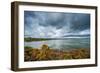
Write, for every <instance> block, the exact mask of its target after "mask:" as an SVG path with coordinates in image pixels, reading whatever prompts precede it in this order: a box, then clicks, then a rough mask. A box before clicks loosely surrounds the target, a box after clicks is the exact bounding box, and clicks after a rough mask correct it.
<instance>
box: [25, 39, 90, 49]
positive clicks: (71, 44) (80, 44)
mask: <svg viewBox="0 0 100 73" xmlns="http://www.w3.org/2000/svg"><path fill="white" fill-rule="evenodd" d="M43 44H47V45H48V46H49V47H50V48H53V49H60V50H62V49H63V50H64V49H66V50H67V49H68V50H69V49H79V48H85V49H89V48H90V38H65V39H63V40H61V39H60V40H45V41H33V42H25V43H24V46H30V47H33V48H40V47H41V46H42V45H43Z"/></svg>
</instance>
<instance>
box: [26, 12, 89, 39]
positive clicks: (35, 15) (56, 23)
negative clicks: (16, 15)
mask: <svg viewBox="0 0 100 73" xmlns="http://www.w3.org/2000/svg"><path fill="white" fill-rule="evenodd" d="M24 23H25V34H26V35H27V34H30V35H32V36H33V37H37V36H41V37H42V36H44V37H52V35H54V34H56V36H63V35H66V34H73V33H75V34H80V32H81V33H82V34H84V33H85V32H86V33H88V34H89V31H90V30H89V29H90V15H89V14H82V13H59V12H38V11H25V13H24ZM30 31H31V32H30ZM32 32H33V33H34V34H33V33H32ZM39 33H41V34H39Z"/></svg>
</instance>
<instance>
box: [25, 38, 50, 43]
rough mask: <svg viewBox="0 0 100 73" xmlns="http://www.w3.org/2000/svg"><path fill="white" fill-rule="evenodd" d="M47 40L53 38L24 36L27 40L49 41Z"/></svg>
mask: <svg viewBox="0 0 100 73" xmlns="http://www.w3.org/2000/svg"><path fill="white" fill-rule="evenodd" d="M47 40H51V38H31V37H29V38H24V41H25V42H31V41H47Z"/></svg>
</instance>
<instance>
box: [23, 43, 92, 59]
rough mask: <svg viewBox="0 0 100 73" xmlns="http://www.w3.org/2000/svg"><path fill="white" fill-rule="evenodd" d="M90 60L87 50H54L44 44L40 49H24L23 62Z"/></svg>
mask: <svg viewBox="0 0 100 73" xmlns="http://www.w3.org/2000/svg"><path fill="white" fill-rule="evenodd" d="M86 58H90V52H89V50H88V49H74V50H70V51H67V50H64V51H63V50H62V51H61V50H55V49H52V48H49V46H48V45H46V44H44V45H42V47H41V48H32V47H28V46H26V47H25V50H24V60H25V61H41V60H63V59H66V60H67V59H86Z"/></svg>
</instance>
